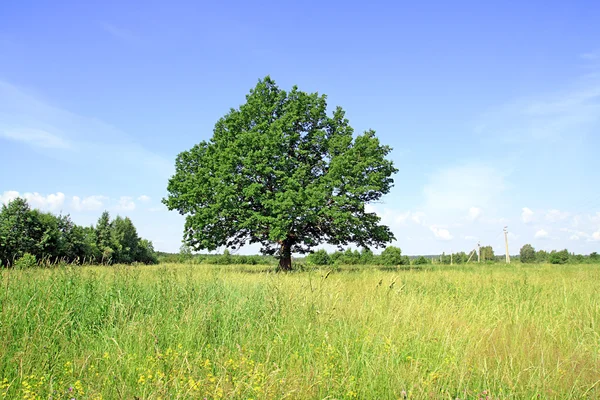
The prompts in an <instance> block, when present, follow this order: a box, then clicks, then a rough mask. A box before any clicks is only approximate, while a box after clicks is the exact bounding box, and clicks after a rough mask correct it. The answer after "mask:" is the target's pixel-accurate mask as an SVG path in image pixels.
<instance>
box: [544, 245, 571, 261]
mask: <svg viewBox="0 0 600 400" xmlns="http://www.w3.org/2000/svg"><path fill="white" fill-rule="evenodd" d="M548 261H549V262H550V264H566V263H567V262H569V252H568V251H567V249H565V250H561V251H556V250H553V251H552V252H550V256H549V257H548Z"/></svg>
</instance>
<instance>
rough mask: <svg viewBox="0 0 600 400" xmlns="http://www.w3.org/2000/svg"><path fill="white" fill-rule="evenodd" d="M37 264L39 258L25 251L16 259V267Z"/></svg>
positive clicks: (31, 266)
mask: <svg viewBox="0 0 600 400" xmlns="http://www.w3.org/2000/svg"><path fill="white" fill-rule="evenodd" d="M35 266H37V260H36V258H35V256H34V255H33V254H29V253H25V254H23V255H22V256H21V257H19V258H18V259H17V261H15V268H17V269H22V268H33V267H35Z"/></svg>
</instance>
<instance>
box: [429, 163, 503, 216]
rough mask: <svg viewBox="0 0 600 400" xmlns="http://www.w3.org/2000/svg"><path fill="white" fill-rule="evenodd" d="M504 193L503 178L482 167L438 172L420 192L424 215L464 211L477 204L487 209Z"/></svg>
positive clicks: (466, 165) (467, 167) (471, 165)
mask: <svg viewBox="0 0 600 400" xmlns="http://www.w3.org/2000/svg"><path fill="white" fill-rule="evenodd" d="M505 189H506V183H505V178H504V175H503V174H501V173H500V172H499V171H498V170H497V169H496V168H494V167H492V166H489V165H485V164H481V163H465V164H461V165H455V166H450V167H447V168H443V169H440V170H438V171H437V172H436V173H435V174H433V175H432V176H431V177H430V179H429V182H428V183H427V184H426V185H425V187H424V189H423V193H424V197H425V204H424V206H423V208H424V209H425V211H426V212H428V211H430V210H437V211H442V210H443V211H450V210H456V211H463V212H464V211H467V210H469V209H470V208H472V207H473V204H478V205H480V206H482V207H490V206H491V205H493V204H495V202H496V201H498V199H499V195H500V194H501V193H502V192H504V190H505Z"/></svg>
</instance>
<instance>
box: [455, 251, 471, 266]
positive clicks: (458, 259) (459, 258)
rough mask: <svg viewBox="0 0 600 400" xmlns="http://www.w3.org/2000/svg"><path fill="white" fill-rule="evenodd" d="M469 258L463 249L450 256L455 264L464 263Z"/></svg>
mask: <svg viewBox="0 0 600 400" xmlns="http://www.w3.org/2000/svg"><path fill="white" fill-rule="evenodd" d="M468 259H469V256H468V255H467V253H465V252H464V251H460V252H458V253H454V254H453V256H452V262H453V263H455V264H464V263H466V262H467V260H468Z"/></svg>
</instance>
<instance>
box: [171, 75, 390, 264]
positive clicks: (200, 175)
mask: <svg viewBox="0 0 600 400" xmlns="http://www.w3.org/2000/svg"><path fill="white" fill-rule="evenodd" d="M326 110H327V102H326V97H325V96H324V95H319V94H317V93H312V94H308V93H305V92H302V91H299V90H298V88H296V87H294V88H292V90H291V91H290V92H289V93H288V92H285V91H283V90H281V89H279V88H278V87H277V86H276V84H275V82H274V81H273V80H272V79H271V78H269V77H266V78H265V79H264V80H261V81H259V83H258V84H257V85H256V87H255V88H254V89H253V90H251V91H250V93H249V94H248V95H247V96H246V103H245V104H243V105H242V106H240V107H239V109H232V110H230V112H229V113H228V114H227V115H225V116H224V117H223V118H221V119H220V120H219V121H217V123H216V124H215V128H214V131H213V136H212V138H211V139H210V140H209V141H208V142H206V141H203V142H201V143H199V144H198V145H196V146H194V147H193V148H192V149H190V150H188V151H184V152H182V153H181V154H179V155H178V156H177V159H176V161H175V167H176V173H175V175H174V176H173V177H172V178H171V179H170V180H169V184H168V188H167V189H168V192H169V195H168V197H167V198H165V199H164V200H163V202H164V203H165V204H166V205H167V207H168V208H169V209H171V210H177V211H179V212H180V213H181V214H182V215H185V216H186V224H185V231H184V240H185V241H186V242H187V243H188V244H189V245H190V246H192V247H193V248H194V249H208V250H214V249H216V248H217V247H220V246H227V247H231V248H238V247H240V246H242V245H244V244H246V243H260V244H261V245H262V251H263V252H264V253H267V254H274V253H275V252H277V251H280V252H281V251H282V249H281V246H284V247H286V246H289V247H290V249H291V251H293V252H300V253H304V252H308V251H310V250H311V249H312V248H313V247H314V246H316V245H317V244H319V243H321V242H328V243H332V244H335V245H339V246H343V245H345V244H348V243H350V242H353V243H357V244H359V245H361V246H365V247H366V246H370V245H375V246H379V245H382V244H383V243H385V242H388V241H390V240H392V239H393V235H392V233H391V232H390V230H389V229H388V228H387V227H385V226H382V225H379V222H380V219H379V217H378V216H377V215H375V214H374V213H368V212H365V204H366V203H369V202H372V201H376V200H379V199H380V198H381V196H383V195H384V194H386V193H388V192H389V190H390V188H391V187H392V185H393V180H392V178H391V176H392V174H394V173H395V172H396V169H395V168H394V166H393V164H392V162H391V161H389V160H387V159H386V158H385V157H386V156H387V155H388V154H389V152H390V151H391V149H390V148H389V147H388V146H382V145H381V144H380V143H379V140H378V139H377V137H376V136H375V132H374V131H367V132H365V133H364V134H363V135H359V136H357V137H356V138H355V139H354V138H353V129H352V128H351V127H350V125H349V123H348V120H347V119H345V117H344V112H343V110H342V109H341V108H339V107H338V108H337V109H336V110H335V111H334V113H333V115H332V116H331V117H329V116H328V115H327V113H326Z"/></svg>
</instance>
